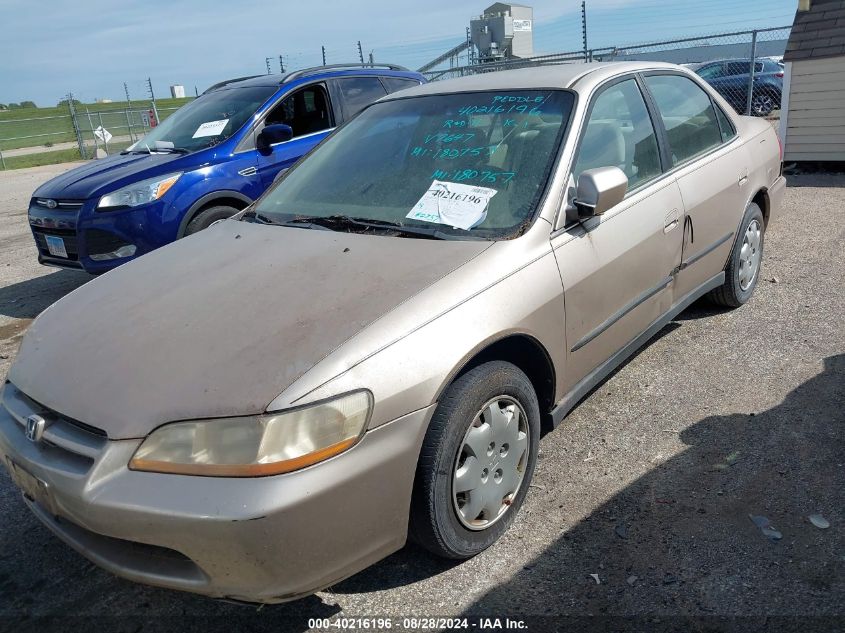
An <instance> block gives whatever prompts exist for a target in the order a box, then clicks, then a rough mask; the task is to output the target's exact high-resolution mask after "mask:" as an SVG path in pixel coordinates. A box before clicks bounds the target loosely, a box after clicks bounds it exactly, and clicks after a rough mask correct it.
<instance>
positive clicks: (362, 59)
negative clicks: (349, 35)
mask: <svg viewBox="0 0 845 633" xmlns="http://www.w3.org/2000/svg"><path fill="white" fill-rule="evenodd" d="M358 58H359V59H360V60H361V65H362V66H363V65H364V49H362V48H361V40H358Z"/></svg>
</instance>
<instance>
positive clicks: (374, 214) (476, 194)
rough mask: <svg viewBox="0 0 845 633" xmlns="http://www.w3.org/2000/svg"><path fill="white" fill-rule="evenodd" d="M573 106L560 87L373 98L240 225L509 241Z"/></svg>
mask: <svg viewBox="0 0 845 633" xmlns="http://www.w3.org/2000/svg"><path fill="white" fill-rule="evenodd" d="M573 101H574V97H573V95H572V93H571V92H568V91H565V90H516V91H510V92H471V93H459V94H447V95H430V96H420V97H407V98H399V99H396V100H392V101H386V102H382V103H376V104H375V105H373V106H371V107H370V108H368V109H366V110H364V112H362V113H361V114H360V115H359V116H358V117H356V118H355V119H353V120H352V121H351V122H350V123H349V124H347V125H346V126H345V127H343V128H341V129H340V130H339V131H338V132H337V133H336V134H335V135H334V136H332V137H330V138H329V139H328V140H327V141H326V142H325V143H323V144H322V145H320V146H318V147H317V149H316V150H315V151H314V152H313V153H312V154H311V155H310V156H309V157H308V158H307V159H306V160H304V161H303V162H301V163H300V164H299V165H297V166H296V167H295V168H294V169H292V170H291V171H290V172H288V173H287V174H286V176H285V178H284V180H283V181H282V182H281V183H280V184H279V186H277V187H275V188H273V189H271V190H270V191H269V192H268V193H267V194H266V195H265V196H264V197H263V198H262V199H261V200H259V201H258V202H257V203H256V205H255V207H254V209H253V210H252V212H251V213H250V214H247V216H246V218H249V217H252V218H258V219H259V220H260V221H264V222H265V223H280V224H285V223H300V224H306V225H311V226H314V225H316V226H319V227H322V228H325V227H328V228H332V229H334V230H345V231H356V230H357V231H364V230H366V231H379V230H381V231H384V232H388V233H389V232H390V231H391V229H392V230H393V231H395V232H399V233H405V234H409V235H413V234H414V233H416V234H419V235H426V234H427V235H429V236H432V235H434V236H435V237H441V238H443V237H447V238H458V239H472V238H483V239H505V238H508V237H513V236H515V235H517V234H519V233H520V232H521V231H522V230H524V229H525V228H526V227H527V226H528V225H529V224H530V222H531V220H532V219H533V217H534V211H535V209H536V207H537V204H538V201H539V199H540V196H541V195H542V193H543V190H544V189H545V185H546V181H547V180H548V177H549V173H550V172H551V169H552V165H553V162H554V158H555V156H556V153H557V148H558V146H559V144H560V140H561V138H562V136H563V130H564V128H565V127H566V123H567V121H568V120H569V115H570V112H571V110H572V104H573ZM246 218H245V219H246ZM353 220H354V221H353Z"/></svg>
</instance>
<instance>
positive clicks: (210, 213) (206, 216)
mask: <svg viewBox="0 0 845 633" xmlns="http://www.w3.org/2000/svg"><path fill="white" fill-rule="evenodd" d="M237 212H238V209H236V208H235V207H228V206H226V205H219V206H215V207H208V208H207V209H203V210H202V211H200V212H199V213H197V214H196V215H195V216H194V217H193V218H191V221H190V222H188V226H187V227H185V237H187V236H188V235H193V234H194V233H199V232H200V231H202V230H203V229H207V228H208V227H209V226H211V225H212V224H214V223H215V222H217V221H219V220H225V219H226V218H231V217H232V216H233V215H235V214H236V213H237Z"/></svg>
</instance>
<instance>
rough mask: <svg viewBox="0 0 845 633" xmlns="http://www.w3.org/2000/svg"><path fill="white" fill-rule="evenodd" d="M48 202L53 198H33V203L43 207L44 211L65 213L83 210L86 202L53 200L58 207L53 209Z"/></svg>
mask: <svg viewBox="0 0 845 633" xmlns="http://www.w3.org/2000/svg"><path fill="white" fill-rule="evenodd" d="M48 200H51V198H33V203H34V204H35V205H36V206H39V207H43V208H44V209H51V208H52V209H61V210H63V211H77V210H79V209H81V208H82V205H83V204H84V202H83V201H82V200H53V202H55V203H56V206H55V207H53V206H51V205H50V203H49V202H48Z"/></svg>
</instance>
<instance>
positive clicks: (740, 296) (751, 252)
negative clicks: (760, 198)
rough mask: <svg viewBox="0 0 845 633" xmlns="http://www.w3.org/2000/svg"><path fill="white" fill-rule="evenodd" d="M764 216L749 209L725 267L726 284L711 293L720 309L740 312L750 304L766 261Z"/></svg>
mask: <svg viewBox="0 0 845 633" xmlns="http://www.w3.org/2000/svg"><path fill="white" fill-rule="evenodd" d="M765 227H766V225H765V222H764V221H763V212H762V211H761V210H760V207H758V206H757V205H756V204H754V203H752V204H750V205H748V209H746V211H745V216H744V217H743V218H742V224H740V229H739V235H738V237H737V239H736V240H735V241H734V247H733V250H732V251H731V256H730V257H729V258H728V263H727V266H725V283H724V285H722V286H720V287H718V288H716V289H715V290H714V291H712V292H711V293H710V298H711V299H712V300H713V301H714V302H715V303H718V304H719V305H723V306H727V307H729V308H738V307H739V306H741V305H743V304H744V303H746V302H747V301H748V300H749V299H750V298H751V295H752V294H754V288H756V287H757V281H758V279H759V277H760V263H761V262H762V259H763V240H764V236H765V231H766V228H765Z"/></svg>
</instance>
